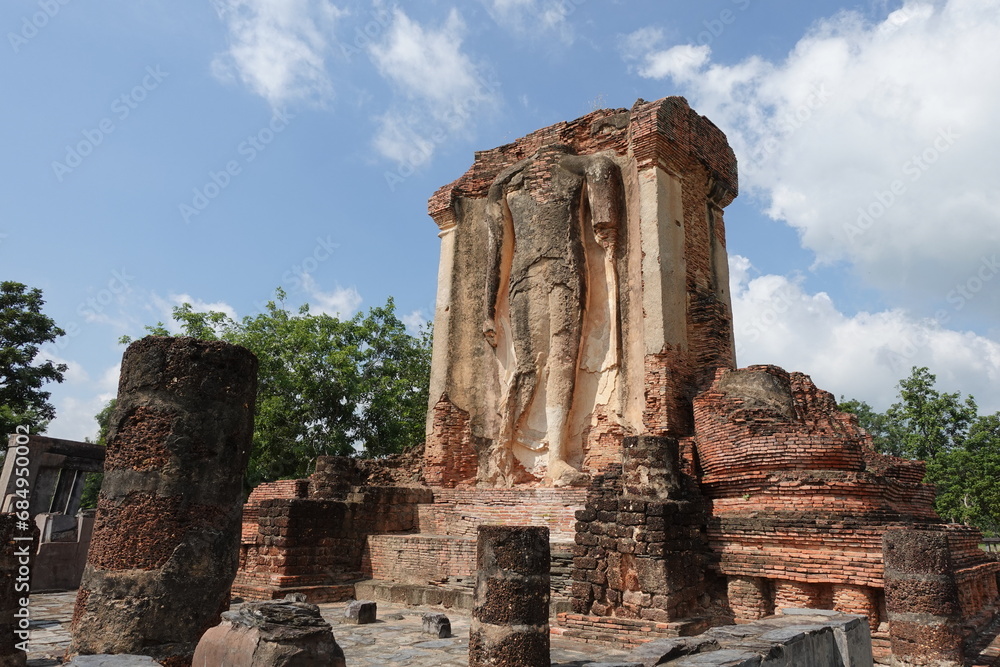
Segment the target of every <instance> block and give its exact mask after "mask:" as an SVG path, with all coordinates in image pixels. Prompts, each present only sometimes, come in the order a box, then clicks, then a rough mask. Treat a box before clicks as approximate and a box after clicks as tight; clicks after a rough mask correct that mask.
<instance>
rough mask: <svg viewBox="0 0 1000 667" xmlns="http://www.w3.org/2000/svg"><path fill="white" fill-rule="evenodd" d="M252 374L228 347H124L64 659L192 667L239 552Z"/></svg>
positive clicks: (171, 342) (177, 341)
mask: <svg viewBox="0 0 1000 667" xmlns="http://www.w3.org/2000/svg"><path fill="white" fill-rule="evenodd" d="M256 378H257V359H256V357H254V355H253V354H252V353H251V352H250V351H249V350H246V349H244V348H241V347H237V346H235V345H230V344H228V343H223V342H207V341H201V340H195V339H194V338H167V337H152V336H151V337H147V338H144V339H142V340H140V341H137V342H135V343H133V344H132V345H130V346H129V348H128V349H127V350H126V351H125V356H124V357H123V359H122V370H121V379H120V380H119V384H118V405H117V408H116V409H115V412H114V414H113V415H112V418H111V428H110V431H109V434H108V451H107V458H106V460H105V465H104V484H103V486H102V488H101V494H100V497H99V499H98V506H97V518H96V521H95V525H94V535H93V540H92V542H91V547H90V553H89V555H88V559H87V567H86V570H85V571H84V575H83V581H82V583H81V585H80V591H79V594H78V595H77V601H76V610H75V613H74V616H73V627H72V631H73V641H72V643H71V645H70V649H69V653H70V654H71V655H73V654H79V653H82V654H95V653H132V654H139V655H149V656H151V657H152V658H154V659H156V660H158V661H160V662H161V663H163V664H164V665H167V666H168V667H177V666H180V665H189V664H190V661H191V656H192V654H193V653H194V649H195V645H196V644H197V642H198V639H199V637H201V635H202V633H203V632H204V631H205V630H207V629H208V628H210V627H212V626H213V625H215V624H217V623H218V622H219V618H220V616H219V614H220V612H221V611H223V610H224V609H226V608H227V607H228V605H229V588H230V585H231V584H232V582H233V577H234V576H235V574H236V568H237V561H238V555H239V542H240V518H241V510H242V507H241V500H242V492H243V475H244V472H245V470H246V465H247V460H248V458H249V455H250V441H251V437H252V434H253V412H254V398H255V393H256Z"/></svg>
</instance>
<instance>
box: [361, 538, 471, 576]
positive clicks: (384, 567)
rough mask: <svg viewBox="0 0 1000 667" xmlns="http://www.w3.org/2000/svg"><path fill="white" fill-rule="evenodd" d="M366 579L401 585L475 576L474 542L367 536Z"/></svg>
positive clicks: (465, 539) (363, 566) (363, 564)
mask: <svg viewBox="0 0 1000 667" xmlns="http://www.w3.org/2000/svg"><path fill="white" fill-rule="evenodd" d="M362 561H363V562H362V568H361V572H362V574H363V575H364V576H365V577H368V578H371V579H380V580H384V581H396V582H400V583H404V584H428V583H443V582H445V581H447V579H448V578H450V577H474V576H475V575H476V541H475V540H474V539H471V538H467V537H454V536H451V535H369V536H368V540H367V546H366V548H365V551H364V556H363V559H362Z"/></svg>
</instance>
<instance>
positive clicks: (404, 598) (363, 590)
mask: <svg viewBox="0 0 1000 667" xmlns="http://www.w3.org/2000/svg"><path fill="white" fill-rule="evenodd" d="M354 592H355V595H356V596H357V599H358V600H375V601H382V602H392V603H394V604H407V605H414V606H418V607H445V608H448V609H464V610H466V611H472V607H473V591H472V588H471V587H469V586H440V585H434V584H403V583H399V582H396V581H384V580H380V579H365V580H363V581H357V582H355V583H354ZM570 609H571V604H570V600H569V598H564V597H555V596H554V597H553V598H552V600H551V602H550V604H549V615H550V616H551V617H552V618H553V619H554V618H555V617H556V615H557V614H564V613H566V612H568V611H569V610H570Z"/></svg>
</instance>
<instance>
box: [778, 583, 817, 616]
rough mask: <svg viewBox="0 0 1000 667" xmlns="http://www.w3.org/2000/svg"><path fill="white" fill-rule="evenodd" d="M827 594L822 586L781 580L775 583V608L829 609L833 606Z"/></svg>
mask: <svg viewBox="0 0 1000 667" xmlns="http://www.w3.org/2000/svg"><path fill="white" fill-rule="evenodd" d="M827 593H828V589H827V588H826V587H824V586H823V585H821V584H810V583H808V582H805V581H791V580H790V579H779V580H776V581H775V582H774V608H775V609H776V610H777V609H781V608H782V607H791V608H793V609H827V608H829V607H830V604H831V601H830V599H829V595H828V594H827Z"/></svg>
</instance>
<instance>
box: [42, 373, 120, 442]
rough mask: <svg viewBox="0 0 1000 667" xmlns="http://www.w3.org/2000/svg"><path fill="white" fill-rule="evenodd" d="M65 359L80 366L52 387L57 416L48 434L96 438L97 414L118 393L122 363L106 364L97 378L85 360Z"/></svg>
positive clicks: (70, 438) (72, 438) (76, 438)
mask: <svg viewBox="0 0 1000 667" xmlns="http://www.w3.org/2000/svg"><path fill="white" fill-rule="evenodd" d="M65 363H67V364H68V365H69V367H70V368H71V369H73V368H78V369H79V370H78V372H74V373H72V374H67V375H66V380H65V382H63V383H62V384H61V385H58V386H53V387H51V391H52V404H53V406H55V409H56V418H55V419H54V420H53V421H52V423H51V424H50V425H49V428H48V431H46V435H48V436H51V437H53V438H65V439H67V440H84V439H86V438H89V439H91V440H96V439H97V431H98V426H97V422H96V421H95V420H94V417H95V416H96V415H97V413H98V412H100V411H101V410H103V409H104V406H105V405H107V403H108V401H110V400H111V399H112V398H114V397H115V396H117V395H118V376H119V375H120V374H121V364H120V363H118V364H115V365H114V366H109V367H107V368H105V369H104V370H103V371H101V372H100V373H99V374H98V377H97V379H96V380H92V379H91V378H90V376H89V374H88V373H87V372H86V371H85V370H84V369H83V366H82V365H81V364H79V363H77V362H75V361H66V362H65Z"/></svg>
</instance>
